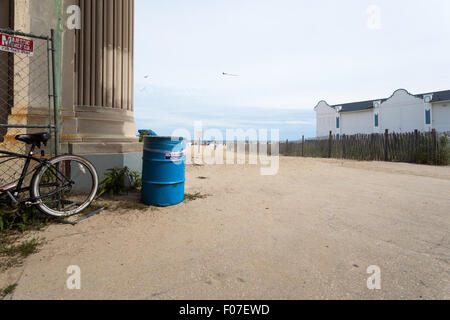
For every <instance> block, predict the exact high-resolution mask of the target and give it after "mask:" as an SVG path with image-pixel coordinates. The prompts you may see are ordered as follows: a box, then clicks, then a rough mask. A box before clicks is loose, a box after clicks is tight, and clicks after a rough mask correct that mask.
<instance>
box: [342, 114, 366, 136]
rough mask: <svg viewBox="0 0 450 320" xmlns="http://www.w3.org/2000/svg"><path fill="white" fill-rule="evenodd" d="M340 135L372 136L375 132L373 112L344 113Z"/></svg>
mask: <svg viewBox="0 0 450 320" xmlns="http://www.w3.org/2000/svg"><path fill="white" fill-rule="evenodd" d="M340 117H341V123H340V127H341V129H340V134H345V135H354V134H358V133H364V134H371V133H373V131H374V129H373V128H374V114H373V110H367V111H359V112H344V113H341V114H340Z"/></svg>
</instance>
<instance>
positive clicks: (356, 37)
mask: <svg viewBox="0 0 450 320" xmlns="http://www.w3.org/2000/svg"><path fill="white" fill-rule="evenodd" d="M135 23H136V34H135V42H136V43H135V77H136V80H135V84H136V89H135V90H136V92H135V95H136V103H135V108H136V122H137V125H138V129H142V128H148V129H153V130H155V131H156V132H157V133H158V134H160V135H170V134H171V133H172V131H173V130H174V129H177V128H186V129H189V130H193V122H194V121H196V120H197V121H199V120H202V121H203V122H204V125H205V127H214V128H217V129H225V128H243V129H248V128H255V129H258V128H279V129H280V132H281V138H282V139H286V138H289V139H297V138H298V137H301V135H302V134H305V135H306V136H308V137H309V136H314V134H315V114H314V112H313V108H314V106H315V105H316V104H317V103H318V102H319V101H320V100H326V101H327V102H328V103H330V104H340V103H345V102H353V101H359V100H369V99H376V98H385V97H389V96H390V95H391V94H392V93H393V92H394V91H395V90H396V89H398V88H405V89H407V90H409V91H410V92H412V93H415V94H416V93H424V92H431V91H439V90H447V89H450V58H449V57H450V1H448V0H427V1H425V0H423V1H421V0H409V1H406V0H397V1H365V0H341V1H335V0H333V1H332V0H317V1H302V0H221V1H220V0H189V1H186V0H166V1H148V0H136V20H135ZM223 72H226V73H228V74H233V75H238V76H224V75H223V74H222V73H223Z"/></svg>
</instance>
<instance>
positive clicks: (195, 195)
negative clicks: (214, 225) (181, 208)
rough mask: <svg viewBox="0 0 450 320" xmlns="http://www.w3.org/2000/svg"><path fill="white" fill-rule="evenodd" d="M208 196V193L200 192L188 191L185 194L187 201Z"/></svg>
mask: <svg viewBox="0 0 450 320" xmlns="http://www.w3.org/2000/svg"><path fill="white" fill-rule="evenodd" d="M207 197H208V195H206V194H201V193H200V192H196V193H186V194H185V195H184V199H185V200H186V201H195V200H198V199H206V198H207Z"/></svg>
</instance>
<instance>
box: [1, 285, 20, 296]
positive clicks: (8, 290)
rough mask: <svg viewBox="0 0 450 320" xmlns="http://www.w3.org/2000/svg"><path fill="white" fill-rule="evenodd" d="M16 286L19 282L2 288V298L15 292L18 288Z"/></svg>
mask: <svg viewBox="0 0 450 320" xmlns="http://www.w3.org/2000/svg"><path fill="white" fill-rule="evenodd" d="M16 288H17V283H16V284H12V285H10V286H8V287H6V288H5V289H0V299H4V298H5V297H7V296H9V295H10V294H12V293H13V292H14V290H16Z"/></svg>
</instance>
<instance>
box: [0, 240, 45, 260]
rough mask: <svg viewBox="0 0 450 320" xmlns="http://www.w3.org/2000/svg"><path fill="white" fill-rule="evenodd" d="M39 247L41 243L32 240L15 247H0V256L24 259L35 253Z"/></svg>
mask: <svg viewBox="0 0 450 320" xmlns="http://www.w3.org/2000/svg"><path fill="white" fill-rule="evenodd" d="M40 245H41V243H40V242H39V241H38V240H36V239H32V240H29V241H25V242H22V243H21V244H19V245H17V246H9V247H7V246H2V247H0V254H1V255H3V256H9V257H16V256H20V257H21V258H26V257H29V256H30V255H32V254H34V253H36V252H37V251H38V247H39V246H40Z"/></svg>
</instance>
